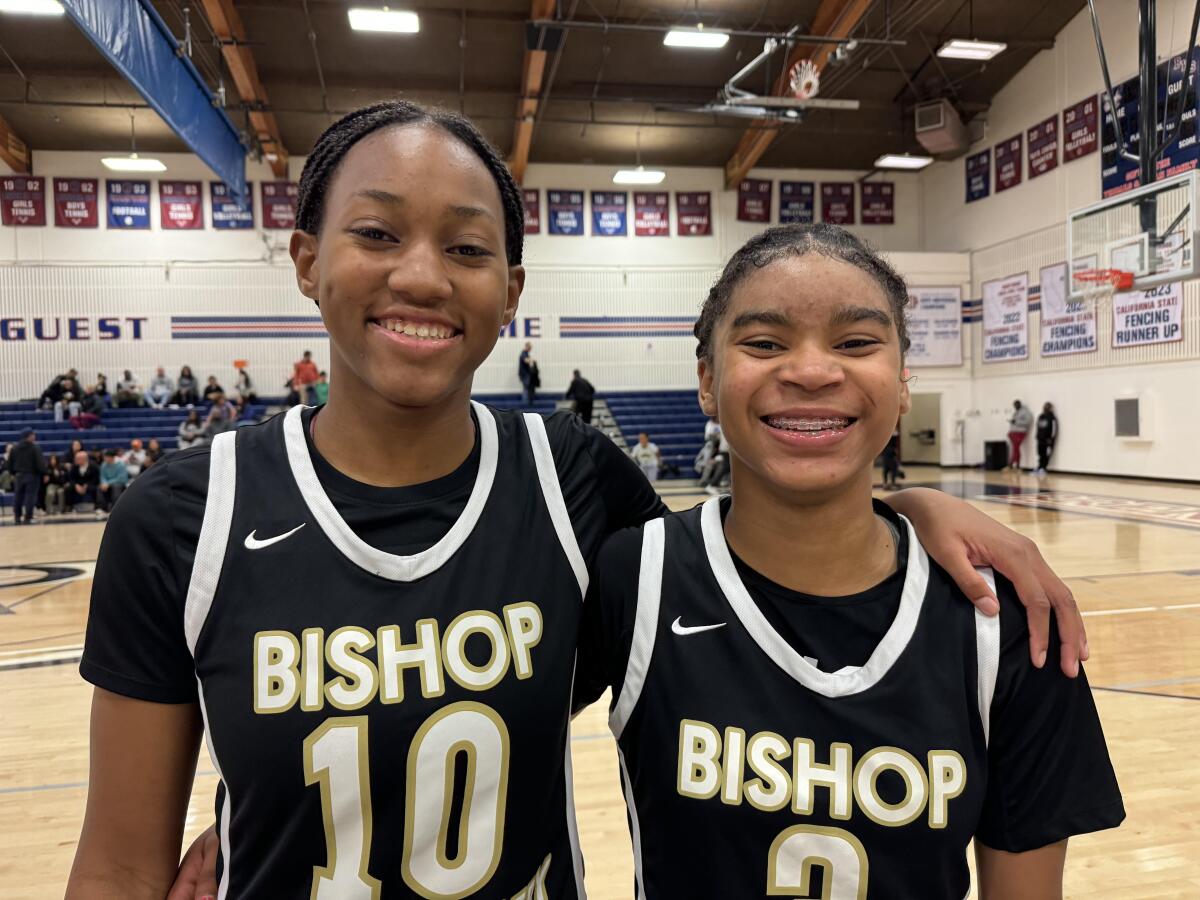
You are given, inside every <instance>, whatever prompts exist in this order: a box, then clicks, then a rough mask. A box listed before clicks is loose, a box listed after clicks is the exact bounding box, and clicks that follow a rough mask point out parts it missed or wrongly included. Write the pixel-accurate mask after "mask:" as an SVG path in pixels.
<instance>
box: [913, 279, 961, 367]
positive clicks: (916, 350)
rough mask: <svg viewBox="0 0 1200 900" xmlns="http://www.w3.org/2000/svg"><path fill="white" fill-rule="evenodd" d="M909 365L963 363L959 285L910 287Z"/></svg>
mask: <svg viewBox="0 0 1200 900" xmlns="http://www.w3.org/2000/svg"><path fill="white" fill-rule="evenodd" d="M906 318H907V319H908V337H909V340H910V341H911V342H912V345H911V346H910V347H909V349H908V353H907V355H906V356H905V357H904V360H905V362H906V363H907V365H908V366H909V367H912V368H915V367H919V366H959V365H962V289H961V288H957V287H917V288H909V291H908V307H907V308H906Z"/></svg>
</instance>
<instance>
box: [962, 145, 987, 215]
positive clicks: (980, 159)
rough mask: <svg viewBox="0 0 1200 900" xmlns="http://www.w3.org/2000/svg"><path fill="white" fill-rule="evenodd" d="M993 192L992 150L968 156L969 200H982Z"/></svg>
mask: <svg viewBox="0 0 1200 900" xmlns="http://www.w3.org/2000/svg"><path fill="white" fill-rule="evenodd" d="M991 192H992V151H991V150H981V151H979V152H978V153H976V154H975V155H974V156H968V157H967V202H968V203H974V202H975V201H976V200H982V199H983V198H984V197H986V196H987V195H988V194H990V193H991Z"/></svg>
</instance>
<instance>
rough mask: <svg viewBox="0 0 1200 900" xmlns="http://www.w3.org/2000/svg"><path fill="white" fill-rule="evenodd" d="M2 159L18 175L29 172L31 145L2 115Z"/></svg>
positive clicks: (0, 124) (0, 121)
mask: <svg viewBox="0 0 1200 900" xmlns="http://www.w3.org/2000/svg"><path fill="white" fill-rule="evenodd" d="M0 160H3V161H4V164H5V165H7V166H8V167H9V168H10V169H12V170H13V172H15V173H16V174H18V175H28V174H29V147H28V146H27V145H26V144H25V142H24V141H23V140H21V138H20V137H19V136H18V135H17V133H16V132H15V131H13V130H12V126H11V125H9V124H8V122H7V121H5V119H4V117H3V116H0Z"/></svg>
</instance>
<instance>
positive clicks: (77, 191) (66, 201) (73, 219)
mask: <svg viewBox="0 0 1200 900" xmlns="http://www.w3.org/2000/svg"><path fill="white" fill-rule="evenodd" d="M99 190H100V182H99V181H98V180H96V179H95V178H55V179H54V225H55V227H56V228H99V227H100V198H99V197H98V196H97V192H98V191H99Z"/></svg>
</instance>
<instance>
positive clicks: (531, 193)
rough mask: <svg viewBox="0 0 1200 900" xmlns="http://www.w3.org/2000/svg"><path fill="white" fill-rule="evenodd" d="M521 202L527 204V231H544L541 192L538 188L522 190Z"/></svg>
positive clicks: (528, 232)
mask: <svg viewBox="0 0 1200 900" xmlns="http://www.w3.org/2000/svg"><path fill="white" fill-rule="evenodd" d="M521 202H522V203H523V204H525V233H526V234H541V233H542V203H541V192H540V191H538V189H537V188H531V189H529V190H524V191H521Z"/></svg>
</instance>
